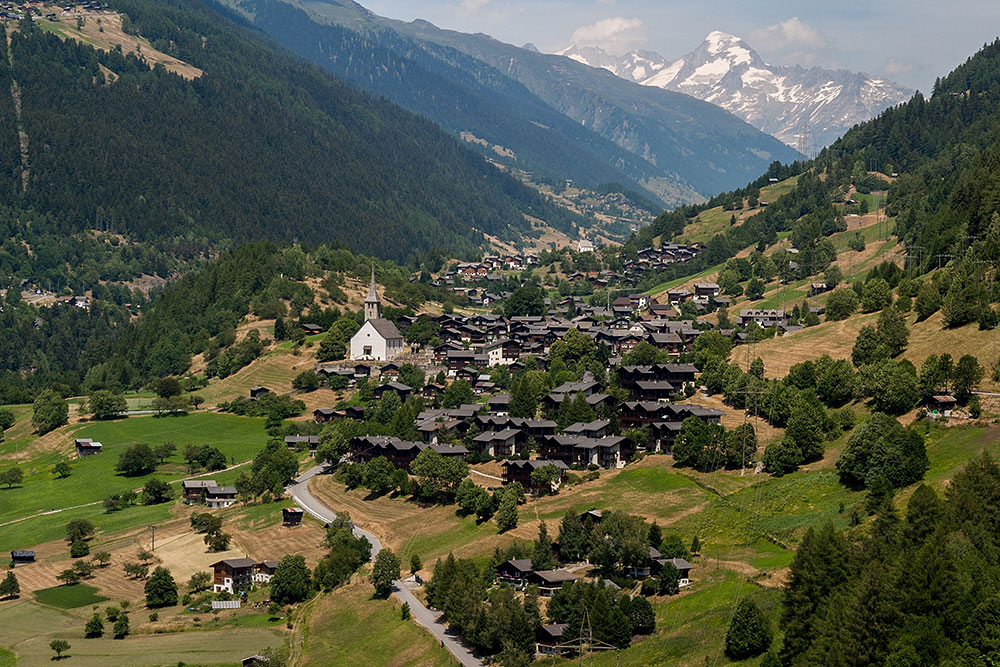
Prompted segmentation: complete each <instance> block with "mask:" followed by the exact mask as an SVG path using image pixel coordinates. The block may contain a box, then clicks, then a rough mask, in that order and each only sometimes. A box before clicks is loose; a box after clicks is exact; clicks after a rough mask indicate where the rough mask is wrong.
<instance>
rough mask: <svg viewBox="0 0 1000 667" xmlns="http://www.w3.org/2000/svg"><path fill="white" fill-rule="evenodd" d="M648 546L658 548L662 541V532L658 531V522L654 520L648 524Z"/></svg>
mask: <svg viewBox="0 0 1000 667" xmlns="http://www.w3.org/2000/svg"><path fill="white" fill-rule="evenodd" d="M648 536H649V546H651V547H653V548H654V549H657V550H658V549H659V548H660V544H661V543H662V542H663V533H662V532H661V531H660V524H658V523H656V522H655V521H654V522H653V523H652V524H650V526H649V533H648Z"/></svg>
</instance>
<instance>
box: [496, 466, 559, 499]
mask: <svg viewBox="0 0 1000 667" xmlns="http://www.w3.org/2000/svg"><path fill="white" fill-rule="evenodd" d="M547 465H554V466H555V467H556V468H558V469H559V470H560V472H561V474H560V478H559V481H558V482H557V483H556V486H557V488H558V486H559V485H561V484H562V482H563V480H565V479H566V471H567V470H569V467H568V466H567V465H566V464H565V463H563V462H562V461H546V460H544V459H532V460H530V461H521V460H512V461H511V460H508V461H504V462H503V483H504V485H505V486H506V485H507V484H513V483H514V482H518V483H520V484H521V486H523V487H524V489H525V491H527V492H528V493H537V492H538V491H540V490H541V489H540V488H537V487H536V485H535V484H534V482H532V481H531V473H532V471H534V470H537V469H538V468H541V467H543V466H547Z"/></svg>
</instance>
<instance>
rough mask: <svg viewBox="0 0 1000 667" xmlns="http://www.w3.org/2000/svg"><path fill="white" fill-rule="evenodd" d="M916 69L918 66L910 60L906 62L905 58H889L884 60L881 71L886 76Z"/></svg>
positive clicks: (907, 72)
mask: <svg viewBox="0 0 1000 667" xmlns="http://www.w3.org/2000/svg"><path fill="white" fill-rule="evenodd" d="M917 69H918V66H917V65H914V64H913V63H911V62H906V61H905V60H900V59H898V58H889V59H888V60H887V61H885V66H884V67H883V68H882V71H883V72H885V75H886V76H893V77H894V76H901V75H905V74H910V73H911V72H913V71H915V70H917Z"/></svg>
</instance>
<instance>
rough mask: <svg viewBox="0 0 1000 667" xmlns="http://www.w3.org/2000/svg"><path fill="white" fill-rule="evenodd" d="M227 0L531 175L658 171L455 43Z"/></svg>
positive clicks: (587, 180) (278, 2) (305, 53)
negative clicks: (358, 28) (366, 30)
mask: <svg viewBox="0 0 1000 667" xmlns="http://www.w3.org/2000/svg"><path fill="white" fill-rule="evenodd" d="M228 4H232V5H234V6H235V7H236V8H238V9H239V10H241V11H245V12H249V13H250V15H251V18H252V21H253V24H254V25H255V26H257V27H259V28H260V29H261V30H263V31H264V32H266V33H267V34H268V35H270V36H272V37H273V38H274V39H275V40H276V41H278V42H280V43H281V44H282V45H284V46H285V47H287V48H288V49H289V50H291V51H293V52H295V53H297V54H298V55H300V56H302V57H303V58H305V59H307V60H309V61H311V62H314V63H316V64H317V65H319V66H320V67H323V68H324V69H326V70H328V71H330V72H333V73H335V74H337V75H338V76H341V77H343V78H345V79H347V80H349V81H351V82H352V83H355V84H357V85H358V86H360V87H362V88H365V89H368V90H371V91H373V92H376V93H378V94H379V95H384V96H385V97H388V98H389V99H391V100H392V101H394V102H396V103H397V104H400V105H401V106H403V107H405V108H407V109H410V110H412V111H415V112H417V113H420V114H422V115H424V116H426V117H428V118H430V119H432V120H434V121H435V122H437V123H439V124H441V126H442V127H444V128H445V129H447V130H449V131H451V132H454V133H455V134H456V135H457V134H459V133H461V132H470V133H472V134H473V135H474V136H475V137H477V138H479V139H483V140H485V141H487V142H489V143H490V144H491V145H498V146H501V147H502V148H503V149H506V151H495V150H493V148H492V146H483V147H481V149H480V150H482V151H483V152H484V153H485V154H486V156H487V157H489V158H490V159H491V160H496V161H499V162H502V163H504V164H510V165H512V166H516V167H518V168H520V169H524V170H529V171H532V172H534V177H535V179H536V180H537V179H545V180H549V181H552V182H556V181H557V180H564V179H566V178H570V179H573V180H574V181H576V183H577V184H579V185H583V186H586V187H590V188H594V187H596V186H598V185H600V184H602V183H610V182H621V181H624V182H625V183H627V185H628V187H630V188H632V189H636V190H641V189H642V186H641V185H639V182H640V181H641V180H643V179H644V178H647V177H649V176H651V175H655V174H657V173H658V170H657V169H656V167H655V166H654V165H652V164H650V163H648V162H647V161H646V160H644V159H643V158H641V157H639V156H637V155H633V154H631V153H629V152H628V151H626V150H624V149H623V148H620V147H619V146H617V145H615V144H614V142H612V141H610V140H609V139H605V138H604V137H601V136H600V135H598V134H597V133H595V132H593V131H591V130H590V129H589V128H587V127H584V126H581V125H580V124H579V123H577V122H574V121H572V120H570V119H569V118H567V117H566V116H564V115H563V114H561V113H559V112H558V111H556V110H555V109H553V108H552V107H551V106H549V105H548V104H546V103H545V102H543V101H542V100H541V99H539V98H538V97H537V96H535V95H534V94H533V93H531V92H530V91H529V90H528V89H527V88H525V87H524V86H523V85H521V84H520V83H519V82H517V81H515V80H513V79H511V78H509V77H507V76H504V75H503V74H502V73H501V72H499V71H497V70H495V69H493V68H492V67H489V66H488V65H486V64H485V63H483V62H482V61H479V60H476V59H475V58H472V57H470V56H468V55H466V54H464V53H462V52H460V51H458V50H455V49H452V48H448V47H445V46H439V45H436V44H423V45H421V44H418V43H416V42H414V41H412V40H410V39H408V38H406V37H405V36H403V35H400V34H398V33H395V32H392V31H383V32H381V33H379V34H376V35H372V36H371V37H367V36H364V35H362V34H360V33H358V32H355V31H353V30H350V29H348V28H345V27H342V26H338V25H325V24H322V23H319V22H316V21H313V20H312V19H311V18H310V17H309V15H308V14H307V13H306V12H305V11H303V10H302V9H300V8H298V7H296V6H293V5H290V4H288V3H286V2H283V1H282V0H239V1H236V0H234V1H233V2H229V3H228ZM469 146H470V147H472V148H475V147H477V146H478V144H476V143H474V142H470V144H469ZM629 179H631V180H629ZM645 192H646V196H647V197H648V196H649V193H648V191H645ZM689 194H693V193H689ZM661 205H662V204H661Z"/></svg>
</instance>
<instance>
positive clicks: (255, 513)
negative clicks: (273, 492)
mask: <svg viewBox="0 0 1000 667" xmlns="http://www.w3.org/2000/svg"><path fill="white" fill-rule="evenodd" d="M291 504H292V503H291V501H285V502H281V503H269V504H266V505H252V506H249V507H245V508H244V507H241V506H233V507H231V508H227V509H225V510H217V511H213V513H214V514H217V515H219V516H221V517H222V518H223V530H225V531H226V532H229V533H231V534H232V536H233V539H232V544H231V547H230V549H229V550H227V551H222V552H217V553H210V552H208V550H207V547H206V545H205V543H204V540H203V535H200V534H196V533H193V532H191V528H190V521H189V517H190V514H191V512H192V511H194V510H196V509H198V508H191V507H187V506H182V505H175V506H174V510H175V515H176V516H175V518H173V519H171V520H169V521H166V522H163V523H159V524H158V525H157V530H156V549H155V551H154V552H153V554H154V560H153V561H152V562H151V563H150V567H151V568H152V567H155V566H157V565H162V566H163V567H166V568H168V569H169V570H170V572H171V574H172V575H173V577H174V579H175V581H176V582H177V583H178V587H179V589H180V590H181V592H183V591H184V590H186V589H185V587H184V584H185V583H186V582H187V580H188V579H189V578H190V577H191V575H192V574H194V573H195V572H203V571H209V572H210V571H211V567H210V565H211V563H213V562H215V561H217V560H220V559H223V558H242V557H244V556H246V555H249V556H250V557H251V558H255V559H257V560H265V559H268V560H280V559H281V558H282V557H283V556H285V555H286V554H294V555H302V556H304V557H305V559H306V562H307V564H308V565H309V567H310V568H311V567H313V566H315V564H316V562H318V560H319V558H320V557H322V556H323V555H325V553H326V551H327V550H326V548H325V547H323V546H322V540H323V538H324V537H325V530H324V529H323V526H322V525H321V523H320V522H318V521H315V520H313V519H311V518H307V519H306V520H305V521H303V523H302V525H300V526H296V527H284V526H282V525H281V521H280V514H281V507H283V506H288V505H291ZM202 511H204V510H202ZM151 546H152V545H151V541H150V531H149V530H148V529H138V528H137V529H131V530H126V531H122V532H120V533H117V534H114V535H101V536H98V537H97V538H94V539H93V540H92V549H91V553H96V552H97V551H101V550H107V551H109V552H110V553H111V555H112V560H111V564H110V565H108V566H107V567H103V568H98V569H96V570H95V572H94V576H93V577H92V578H89V579H86V580H85V581H84V585H85V586H86V587H88V588H89V587H93V588H94V589H96V591H95V592H96V594H97V595H100V596H103V597H105V598H108V601H107V602H101V603H99V605H98V606H99V607H100V608H102V609H103V608H104V607H105V606H108V605H112V604H117V603H119V602H121V601H122V600H128V601H129V602H130V603H131V606H130V608H129V612H130V620H131V626H132V632H133V633H134V635H133V636H129V637H128V638H127V639H125V640H124V641H123V642H122V641H118V642H115V641H114V640H111V639H101V640H85V639H83V637H82V628H83V625H84V624H85V623H86V620H87V618H88V617H89V616H90V614H91V613H93V612H92V610H91V606H90V605H89V604H87V605H84V606H80V607H78V608H70V609H66V610H62V609H56V608H55V607H53V606H51V605H47V604H41V603H39V602H36V601H34V600H33V595H32V592H33V591H35V590H38V589H46V590H45V593H46V595H50V596H51V595H53V594H54V595H55V597H54V598H53V599H55V600H56V601H59V600H61V599H63V598H66V597H67V596H66V595H59V593H60V592H61V590H60V589H62V590H65V591H66V592H67V593H76V592H77V591H74V590H73V588H74V587H63V586H58V584H59V582H58V580H57V579H56V578H55V576H56V575H57V574H58V573H59V572H60V571H62V570H63V569H66V568H68V567H70V565H71V564H72V559H70V558H69V555H68V550H67V546H66V543H65V542H49V543H45V544H42V545H39V546H38V547H36V554H37V558H38V561H37V562H35V563H32V564H29V565H24V566H20V567H18V568H16V570H15V574H16V575H17V577H18V579H19V581H20V584H21V598H19V599H17V600H11V601H4V602H0V628H4V630H3V631H0V645H2V646H6V647H8V648H11V649H13V650H14V651H16V653H17V654H18V656H19V657H18V660H19V661H18V664H20V665H23V664H29V665H31V664H40V662H41V660H43V659H44V660H48V659H49V657H50V656H51V651H50V650H49V648H48V643H49V642H50V641H51V640H52V639H54V638H65V639H67V640H69V641H70V643H71V644H72V646H73V648H72V650H71V651H70V653H71V654H72V655H73V656H74V664H76V663H77V661H76V658H77V657H78V656H80V657H81V658H83V659H81V660H80V661H79V664H87V665H90V664H95V665H96V664H98V661H99V660H104V661H105V663H104V664H128V665H133V664H136V665H157V664H177V663H178V662H185V663H188V664H207V665H214V664H233V663H238V662H239V660H240V659H242V658H243V657H246V656H247V655H251V654H253V653H254V652H256V651H259V650H261V649H263V648H267V647H277V646H281V645H282V644H283V643H284V641H285V637H286V635H287V632H286V631H285V629H284V623H283V622H282V623H277V622H272V621H267V619H266V618H264V617H262V616H261V614H260V613H259V612H255V611H254V610H252V609H251V608H249V607H247V608H245V609H244V610H241V611H238V612H224V613H223V614H222V615H219V616H214V615H212V614H203V615H201V616H200V617H199V615H198V614H193V613H191V612H186V611H185V610H184V609H183V608H182V607H171V608H166V609H161V610H159V611H158V613H159V616H160V618H159V620H158V621H157V622H156V623H150V622H148V615H149V613H150V610H148V609H145V607H144V595H145V594H144V585H145V581H142V580H135V579H131V578H128V577H126V576H125V574H124V571H123V568H122V565H123V564H124V563H126V562H130V561H131V562H135V561H137V558H136V555H137V554H138V553H139V552H140V551H141V550H143V549H149V548H150V547H151ZM51 587H56V588H55V589H53V588H51ZM80 591H82V592H86V589H84V588H81V589H80ZM69 597H73V596H72V595H70V596H69ZM53 612H58V614H59V615H60V617H59V622H58V623H55V622H46V623H44V624H41V625H33V623H34V622H33V621H32V620H31V619H36V618H42V619H44V618H47V617H48V616H50V615H52V613H53ZM9 628H15V629H20V630H19V631H17V632H15V631H14V630H9ZM109 629H110V624H106V630H109ZM157 630H159V631H161V632H163V633H164V634H156V632H157ZM181 630H183V632H181ZM112 642H113V643H112ZM78 645H79V650H77V649H78ZM116 650H117V651H118V653H117V654H116ZM133 652H134V653H135V654H136V655H133ZM119 654H120V655H121V656H123V657H116V658H112V657H111V656H115V655H119ZM146 654H148V655H146ZM0 664H2V663H0Z"/></svg>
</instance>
